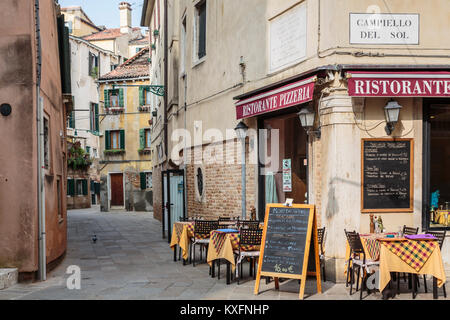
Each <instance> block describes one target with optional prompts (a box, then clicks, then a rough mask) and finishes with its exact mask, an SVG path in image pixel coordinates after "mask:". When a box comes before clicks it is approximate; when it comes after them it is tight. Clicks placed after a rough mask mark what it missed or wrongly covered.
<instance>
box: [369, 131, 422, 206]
mask: <svg viewBox="0 0 450 320" xmlns="http://www.w3.org/2000/svg"><path fill="white" fill-rule="evenodd" d="M412 141H413V140H412V139H395V140H393V139H363V141H362V152H361V153H362V155H361V157H362V184H361V186H362V189H361V197H362V199H361V204H362V210H361V211H362V212H389V211H395V212H412V211H413V177H414V175H413V162H414V161H413V144H412Z"/></svg>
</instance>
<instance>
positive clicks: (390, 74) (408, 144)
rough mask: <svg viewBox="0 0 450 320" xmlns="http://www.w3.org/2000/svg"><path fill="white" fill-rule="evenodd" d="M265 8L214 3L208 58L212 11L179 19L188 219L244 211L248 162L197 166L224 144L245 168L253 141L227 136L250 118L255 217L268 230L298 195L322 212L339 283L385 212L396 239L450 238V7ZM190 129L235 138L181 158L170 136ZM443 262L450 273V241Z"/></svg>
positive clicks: (187, 9)
mask: <svg viewBox="0 0 450 320" xmlns="http://www.w3.org/2000/svg"><path fill="white" fill-rule="evenodd" d="M251 2H252V1H248V2H245V3H244V4H237V3H235V1H229V2H227V3H226V4H222V7H221V8H216V6H217V4H215V3H213V2H212V1H211V2H210V1H206V33H205V41H206V57H201V58H200V59H198V56H197V57H195V54H196V49H195V45H196V43H197V42H196V39H197V38H196V37H198V34H197V33H195V32H194V30H191V26H192V27H193V28H194V29H195V26H196V22H195V21H197V20H195V14H196V12H197V11H196V10H197V9H198V8H199V7H196V5H197V4H199V3H203V1H199V2H198V3H197V2H195V1H194V3H191V2H189V1H181V2H180V3H179V6H178V7H176V11H177V12H175V14H174V15H171V17H173V16H175V17H177V16H178V17H179V21H177V19H176V18H174V20H175V22H174V25H175V26H176V27H175V28H173V29H174V30H170V32H171V33H174V34H176V36H177V38H178V39H180V43H179V47H178V52H179V55H180V61H181V60H182V61H183V63H184V65H183V66H180V69H182V70H176V71H171V73H172V74H175V78H176V79H177V80H178V81H177V86H178V95H177V99H178V100H177V101H178V104H179V107H178V105H177V106H176V107H172V109H171V110H168V119H169V120H168V126H167V128H168V129H167V130H168V137H169V138H168V139H169V141H168V147H167V148H168V150H169V152H168V157H169V161H168V163H172V165H171V168H169V169H172V170H182V171H184V174H185V177H186V180H185V184H184V188H185V189H184V192H185V194H186V200H185V211H184V215H187V216H196V215H207V216H222V215H230V216H240V215H241V212H240V210H241V208H242V205H241V199H242V195H243V194H242V190H243V187H244V186H243V185H242V180H241V169H242V163H241V162H239V161H237V162H234V163H233V164H229V163H228V162H222V163H207V162H205V161H203V162H201V163H196V162H195V156H196V155H197V154H199V153H200V154H203V155H205V154H208V155H210V154H211V147H212V146H213V145H220V146H222V147H220V148H219V149H217V148H216V149H214V150H216V151H217V150H222V152H223V153H222V154H221V157H222V159H229V158H233V159H235V160H237V159H240V155H239V147H238V146H239V140H238V139H236V136H231V135H229V134H228V135H227V132H230V130H233V129H234V128H235V127H236V125H237V124H238V123H239V122H243V123H244V124H245V125H246V126H247V127H248V138H247V140H246V158H245V159H246V162H245V168H246V179H245V184H246V185H245V187H246V188H245V201H246V202H245V203H246V215H247V217H250V209H251V208H252V207H254V208H255V209H256V212H257V214H256V216H257V217H258V218H259V219H260V220H263V219H264V215H265V208H266V204H268V203H284V202H285V201H286V199H289V198H291V199H293V202H294V203H309V204H314V205H315V206H316V211H317V217H318V225H319V227H323V226H324V227H325V228H326V231H325V241H324V245H325V256H326V270H327V276H326V278H327V279H330V280H332V281H336V282H341V281H345V276H344V268H345V244H346V239H345V233H344V229H346V230H356V231H359V232H361V233H369V231H370V221H369V218H370V216H371V214H372V215H374V216H376V217H381V219H382V221H383V227H384V229H385V230H386V231H391V232H397V231H399V229H400V228H401V227H403V226H404V225H406V226H414V227H419V232H425V231H426V230H429V229H447V228H448V227H449V225H450V224H449V220H448V210H449V205H450V204H449V201H450V200H449V199H450V197H449V193H450V184H449V182H448V181H450V179H449V178H450V177H449V174H448V173H447V170H446V167H447V166H448V165H449V164H450V143H449V142H450V141H449V139H450V65H449V64H448V61H449V60H448V59H449V57H450V56H449V53H448V50H449V49H450V48H449V43H448V41H443V39H448V37H447V35H446V30H448V28H449V27H450V25H449V24H450V22H449V21H448V19H447V18H446V14H444V12H448V11H449V10H450V3H447V2H444V1H438V0H436V1H433V4H432V5H430V6H427V8H423V3H422V2H420V1H415V0H413V1H408V2H398V1H356V0H354V1H353V0H348V1H340V2H339V3H338V2H337V1H331V0H328V1H327V0H322V1H312V0H307V1H287V0H286V1H271V0H268V1H257V2H255V3H251ZM238 8H239V10H238ZM212 21H218V24H216V25H215V26H214V27H212V26H211V25H212ZM228 22H230V23H228ZM231 22H232V23H231ZM244 25H245V28H244V29H243V27H242V26H244ZM437 25H438V26H439V27H436V26H437ZM208 26H211V29H213V30H214V31H209V30H210V29H208ZM243 30H244V31H243ZM263 31H264V32H263ZM217 34H221V37H220V41H219V42H218V41H212V40H214V39H215V40H217V39H216V35H217ZM238 35H239V36H238ZM171 36H172V34H169V39H170V38H171ZM261 48H265V49H263V50H261ZM172 49H173V48H172ZM172 52H173V50H172ZM192 55H194V57H193V56H192ZM181 56H183V58H181ZM169 65H170V64H169ZM181 71H183V72H181ZM176 75H178V76H176ZM207 75H208V79H209V80H208V81H207V82H205V81H204V79H205V77H206V76H207ZM172 80H173V79H169V81H168V82H169V83H172ZM311 120H312V122H311ZM181 128H182V129H185V130H187V131H188V132H189V133H190V136H191V137H195V136H196V134H198V132H199V131H203V132H208V130H211V129H217V130H218V131H219V132H221V133H222V135H221V136H220V137H217V136H218V135H216V136H214V139H213V138H212V137H213V135H211V134H210V135H204V136H203V140H202V139H200V140H195V139H192V143H191V144H190V145H189V147H184V148H182V150H181V151H180V152H178V153H177V152H175V153H171V152H170V150H172V149H173V147H174V146H177V145H179V141H178V140H177V141H170V137H171V135H172V133H173V132H174V131H175V130H176V129H181ZM205 136H206V138H205ZM201 137H202V136H201ZM233 143H234V144H236V146H235V147H233V148H228V147H227V146H230V145H232V144H233ZM230 150H234V151H236V152H232V153H231V154H230ZM186 154H189V156H190V158H188V159H190V160H191V161H187V162H186V159H187V157H186V158H185V156H186ZM216 154H217V152H216ZM177 155H178V156H179V158H177V157H176V156H177ZM254 158H256V159H257V161H252V159H254ZM180 159H182V160H183V159H184V160H185V161H184V163H183V162H182V161H181V164H180V161H179V160H180ZM171 160H172V161H171ZM230 163H231V162H230ZM199 180H200V181H201V183H199ZM200 188H201V189H200ZM154 192H155V193H158V191H157V190H155V191H154ZM160 193H161V194H163V190H161V191H160ZM162 198H164V195H162ZM162 203H163V208H164V203H165V202H164V200H163V201H162ZM169 210H170V209H169ZM172 218H173V217H172ZM169 239H170V237H169ZM442 257H443V260H444V264H447V265H448V264H449V263H450V246H448V245H446V244H445V243H444V245H443V247H442Z"/></svg>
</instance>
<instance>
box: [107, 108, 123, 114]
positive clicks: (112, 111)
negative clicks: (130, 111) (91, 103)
mask: <svg viewBox="0 0 450 320" xmlns="http://www.w3.org/2000/svg"><path fill="white" fill-rule="evenodd" d="M124 112H125V109H124V108H107V109H106V113H110V114H120V113H124Z"/></svg>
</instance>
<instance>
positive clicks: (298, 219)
mask: <svg viewBox="0 0 450 320" xmlns="http://www.w3.org/2000/svg"><path fill="white" fill-rule="evenodd" d="M319 268H320V265H319V251H318V242H317V220H316V217H315V206H314V205H305V204H303V205H301V204H293V205H292V206H284V205H282V204H268V205H267V208H266V217H265V220H264V232H263V239H262V246H261V252H260V257H259V263H258V274H257V275H256V283H255V294H257V293H258V290H259V281H260V278H261V276H270V277H274V278H275V283H276V284H275V285H276V286H277V283H278V282H277V281H278V278H290V279H300V280H301V284H300V299H303V294H304V290H305V283H306V276H307V275H315V276H316V279H317V289H318V292H321V290H322V289H321V284H320V271H319Z"/></svg>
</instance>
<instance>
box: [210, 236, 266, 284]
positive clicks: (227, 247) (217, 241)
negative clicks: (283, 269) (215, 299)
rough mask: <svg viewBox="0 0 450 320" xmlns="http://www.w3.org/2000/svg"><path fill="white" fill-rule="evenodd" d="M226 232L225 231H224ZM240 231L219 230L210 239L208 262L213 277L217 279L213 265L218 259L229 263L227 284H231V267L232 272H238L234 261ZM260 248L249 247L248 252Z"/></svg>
mask: <svg viewBox="0 0 450 320" xmlns="http://www.w3.org/2000/svg"><path fill="white" fill-rule="evenodd" d="M224 230H225V229H224ZM239 240H240V236H239V231H237V232H224V231H221V229H219V230H214V231H211V236H210V238H209V247H208V256H207V259H206V261H207V262H208V264H209V265H210V266H211V267H212V272H211V276H212V277H215V274H214V267H213V263H214V262H215V260H218V259H225V260H226V261H227V271H226V274H227V284H230V282H231V273H230V266H231V269H232V271H233V272H234V271H235V270H236V261H235V260H234V250H238V249H239ZM259 247H260V246H248V247H246V248H245V249H246V250H259Z"/></svg>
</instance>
